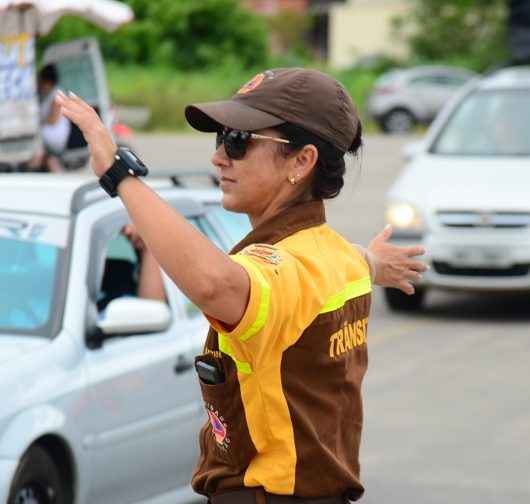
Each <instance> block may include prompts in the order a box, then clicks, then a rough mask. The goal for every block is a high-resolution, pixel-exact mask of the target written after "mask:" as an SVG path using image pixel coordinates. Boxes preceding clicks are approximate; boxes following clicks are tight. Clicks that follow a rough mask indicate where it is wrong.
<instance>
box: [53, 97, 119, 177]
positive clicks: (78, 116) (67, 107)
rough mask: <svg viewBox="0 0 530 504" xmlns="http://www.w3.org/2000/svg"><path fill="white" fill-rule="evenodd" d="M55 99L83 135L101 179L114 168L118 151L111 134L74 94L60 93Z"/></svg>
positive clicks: (87, 105)
mask: <svg viewBox="0 0 530 504" xmlns="http://www.w3.org/2000/svg"><path fill="white" fill-rule="evenodd" d="M55 99H56V101H57V103H58V104H59V105H60V106H61V109H62V113H63V114H64V116H65V117H67V118H68V119H70V121H72V122H73V123H75V124H76V125H77V126H78V127H79V129H80V130H81V132H82V133H83V136H84V137H85V139H86V141H87V142H88V146H89V148H90V153H91V155H92V163H91V165H92V168H93V170H94V173H95V174H96V175H97V176H98V177H101V175H103V173H105V171H106V170H107V169H108V168H109V167H110V166H112V163H113V162H114V155H115V153H116V149H117V147H116V144H115V142H114V140H113V138H112V136H111V134H110V132H109V131H108V130H107V128H106V127H105V126H104V124H103V123H102V122H101V119H100V117H99V116H98V114H97V113H96V111H95V110H94V109H93V108H92V107H91V106H90V105H89V104H88V103H86V102H85V101H83V100H82V99H81V98H79V97H78V96H76V95H75V94H74V93H69V95H68V96H67V95H66V94H64V93H63V92H61V91H59V92H58V93H57V95H56V97H55Z"/></svg>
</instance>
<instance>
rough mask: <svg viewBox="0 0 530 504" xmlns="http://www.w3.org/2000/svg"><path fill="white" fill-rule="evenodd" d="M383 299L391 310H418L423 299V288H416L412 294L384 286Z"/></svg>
mask: <svg viewBox="0 0 530 504" xmlns="http://www.w3.org/2000/svg"><path fill="white" fill-rule="evenodd" d="M385 299H386V302H387V304H388V306H389V307H390V309H391V310H394V311H407V312H411V311H419V310H420V309H421V308H422V306H423V302H424V300H425V290H423V289H416V292H415V293H414V294H412V295H410V296H409V295H408V294H405V293H404V292H402V291H400V290H399V289H391V288H388V287H387V288H385Z"/></svg>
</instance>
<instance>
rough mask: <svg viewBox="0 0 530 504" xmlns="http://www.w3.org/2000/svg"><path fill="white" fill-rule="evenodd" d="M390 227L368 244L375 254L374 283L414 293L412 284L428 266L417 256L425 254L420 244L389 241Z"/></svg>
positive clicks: (418, 279)
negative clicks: (408, 244)
mask: <svg viewBox="0 0 530 504" xmlns="http://www.w3.org/2000/svg"><path fill="white" fill-rule="evenodd" d="M391 236H392V227H391V226H387V227H385V229H383V231H381V233H379V234H378V235H377V236H376V237H375V238H374V239H373V240H372V241H371V242H370V244H369V245H368V250H369V251H370V252H371V253H372V254H373V255H374V256H375V260H376V274H375V283H376V284H377V285H381V286H382V287H393V288H395V289H400V290H402V291H403V292H404V293H405V294H409V295H411V294H414V292H415V289H414V284H415V283H417V282H419V281H420V280H421V274H422V273H423V272H425V271H427V269H428V266H427V265H426V264H425V263H424V262H423V261H422V260H420V259H415V258H416V257H417V256H421V255H423V254H425V248H424V247H422V246H413V247H400V246H398V245H394V244H392V243H390V242H389V241H388V240H389V239H390V237H391Z"/></svg>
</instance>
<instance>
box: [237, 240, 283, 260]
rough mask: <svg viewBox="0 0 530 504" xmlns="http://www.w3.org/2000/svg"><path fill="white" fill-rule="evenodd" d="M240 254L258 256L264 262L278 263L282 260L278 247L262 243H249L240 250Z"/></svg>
mask: <svg viewBox="0 0 530 504" xmlns="http://www.w3.org/2000/svg"><path fill="white" fill-rule="evenodd" d="M241 254H243V255H249V256H255V257H259V258H260V259H262V260H264V261H265V262H268V263H270V264H274V265H277V264H280V263H281V262H282V256H281V255H280V253H279V251H278V249H277V248H274V247H272V246H270V245H266V244H264V243H258V244H256V245H251V246H250V247H247V248H246V249H244V250H242V251H241Z"/></svg>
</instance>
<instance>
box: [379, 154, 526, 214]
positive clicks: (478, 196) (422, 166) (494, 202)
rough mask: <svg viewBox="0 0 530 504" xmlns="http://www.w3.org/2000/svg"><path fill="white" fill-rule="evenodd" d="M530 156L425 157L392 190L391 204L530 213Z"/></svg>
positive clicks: (414, 163)
mask: <svg viewBox="0 0 530 504" xmlns="http://www.w3.org/2000/svg"><path fill="white" fill-rule="evenodd" d="M528 187H530V157H498V158H491V157H490V158H479V157H468V158H462V157H455V156H433V155H428V154H427V155H421V156H418V157H417V158H416V159H414V160H413V161H412V162H411V163H410V164H409V165H408V166H407V167H406V168H405V170H404V171H403V173H402V174H401V176H400V177H399V178H398V179H397V181H396V182H395V183H394V185H393V186H392V188H391V189H390V191H389V193H388V194H387V197H388V199H389V200H390V201H404V202H409V203H413V204H415V205H417V206H419V207H421V208H425V209H432V210H436V209H446V210H451V209H453V210H486V211H487V210H491V211H493V210H498V211H502V210H504V211H529V210H530V199H529V198H528Z"/></svg>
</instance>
